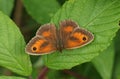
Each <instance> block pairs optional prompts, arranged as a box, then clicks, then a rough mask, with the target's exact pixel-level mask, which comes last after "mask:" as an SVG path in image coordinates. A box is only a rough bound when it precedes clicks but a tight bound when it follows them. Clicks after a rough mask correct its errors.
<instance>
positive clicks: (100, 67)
mask: <svg viewBox="0 0 120 79" xmlns="http://www.w3.org/2000/svg"><path fill="white" fill-rule="evenodd" d="M114 54H115V51H114V45H113V43H112V44H111V45H110V46H109V47H108V48H107V49H106V50H104V51H103V52H102V53H101V54H100V55H99V56H98V57H95V58H94V59H93V60H92V63H93V64H94V66H95V68H96V69H97V71H98V72H99V73H100V74H101V76H102V79H111V78H112V76H111V75H112V70H113V62H114Z"/></svg>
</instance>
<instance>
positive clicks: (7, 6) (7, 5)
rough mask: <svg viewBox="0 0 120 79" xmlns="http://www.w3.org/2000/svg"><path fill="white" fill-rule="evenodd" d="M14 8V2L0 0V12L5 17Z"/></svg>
mask: <svg viewBox="0 0 120 79" xmlns="http://www.w3.org/2000/svg"><path fill="white" fill-rule="evenodd" d="M13 6H14V0H0V11H2V12H3V13H5V14H6V15H9V16H10V14H11V12H12V9H13Z"/></svg>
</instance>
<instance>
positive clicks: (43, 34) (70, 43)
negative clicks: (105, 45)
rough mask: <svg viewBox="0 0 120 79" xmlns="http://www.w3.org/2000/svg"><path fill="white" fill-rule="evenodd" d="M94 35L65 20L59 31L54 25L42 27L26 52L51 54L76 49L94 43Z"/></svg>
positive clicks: (28, 45) (61, 23) (49, 24)
mask: <svg viewBox="0 0 120 79" xmlns="http://www.w3.org/2000/svg"><path fill="white" fill-rule="evenodd" d="M93 39H94V35H93V34H92V33H91V32H89V31H87V30H85V29H83V28H81V27H79V25H78V24H77V23H76V22H74V21H72V20H64V21H61V22H60V23H59V29H57V28H56V27H55V25H54V24H52V23H48V24H44V25H42V26H41V27H40V28H39V29H38V30H37V32H36V35H35V37H33V38H32V39H31V40H30V41H29V43H28V44H27V45H26V48H25V50H26V52H27V53H28V54H30V55H44V54H50V53H52V52H54V51H56V50H58V51H60V52H61V51H62V50H63V49H75V48H80V47H82V46H85V45H87V44H89V43H90V42H92V41H93Z"/></svg>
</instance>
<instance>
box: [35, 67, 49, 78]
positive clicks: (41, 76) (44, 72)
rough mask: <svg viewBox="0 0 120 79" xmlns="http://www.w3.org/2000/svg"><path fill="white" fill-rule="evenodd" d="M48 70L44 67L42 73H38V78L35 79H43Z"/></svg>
mask: <svg viewBox="0 0 120 79" xmlns="http://www.w3.org/2000/svg"><path fill="white" fill-rule="evenodd" d="M48 70H49V69H48V68H47V67H44V68H43V69H42V71H41V72H40V74H39V76H38V78H37V79H44V77H45V75H46V73H47V72H48Z"/></svg>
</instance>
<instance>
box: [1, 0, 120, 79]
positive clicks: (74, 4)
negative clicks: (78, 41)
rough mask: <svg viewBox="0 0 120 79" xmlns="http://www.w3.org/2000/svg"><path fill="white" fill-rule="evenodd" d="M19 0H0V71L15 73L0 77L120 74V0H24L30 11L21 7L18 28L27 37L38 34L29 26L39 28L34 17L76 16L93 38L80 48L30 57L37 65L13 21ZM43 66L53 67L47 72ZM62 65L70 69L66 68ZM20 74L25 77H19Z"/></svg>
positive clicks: (103, 77) (69, 78) (104, 77)
mask: <svg viewBox="0 0 120 79" xmlns="http://www.w3.org/2000/svg"><path fill="white" fill-rule="evenodd" d="M65 1H66V2H65ZM16 2H17V1H16ZM16 2H14V0H0V11H1V12H0V75H12V76H0V79H26V78H25V77H24V76H27V77H28V78H29V79H30V78H31V77H32V78H33V79H34V78H35V79H36V78H38V79H39V76H42V77H43V75H46V76H45V77H46V78H48V79H49V78H50V79H56V78H58V79H76V78H78V79H80V78H82V77H83V79H84V78H89V79H120V62H119V60H120V54H119V52H120V49H119V47H120V44H119V41H120V30H119V31H118V29H119V28H120V25H119V21H120V0H23V5H24V6H25V9H26V11H24V8H22V9H21V13H20V15H22V16H21V18H17V20H18V21H21V22H19V23H21V26H19V28H20V29H21V31H22V33H23V34H24V35H26V37H27V38H25V39H28V38H29V37H32V35H33V34H34V33H33V32H31V33H32V34H29V33H28V32H29V31H30V28H32V31H33V29H36V28H37V27H34V26H33V24H34V23H35V24H36V22H35V21H37V22H38V23H40V24H44V23H48V22H51V23H54V24H55V25H56V27H59V22H60V21H63V20H66V19H71V20H73V21H75V22H76V23H78V24H79V26H80V27H82V28H85V29H87V30H89V31H90V32H92V33H93V34H94V37H95V39H94V41H93V42H92V43H90V44H89V45H86V46H85V47H82V48H78V49H74V50H63V51H62V53H60V52H59V51H56V52H55V53H52V54H49V55H44V56H42V57H40V58H39V56H38V57H36V56H31V61H32V65H33V67H32V66H31V62H30V57H29V55H27V54H26V53H25V51H24V49H25V41H24V38H23V35H22V34H21V32H20V30H19V29H18V27H17V26H16V25H15V23H14V22H13V21H12V20H11V19H12V18H14V16H13V15H14V13H16V12H14V9H15V8H13V6H14V5H16ZM64 2H65V3H64ZM63 3H64V4H63ZM62 4H63V6H62V8H61V9H59V8H60V5H62ZM14 7H15V6H14ZM58 9H59V10H58ZM57 10H58V11H57ZM12 11H13V13H12V15H11V12H12ZM27 12H28V13H29V15H30V16H32V18H33V19H34V20H35V21H34V20H33V19H32V18H30V16H28V15H27ZM55 12H56V14H55ZM5 14H6V15H8V16H10V17H11V19H10V18H9V17H8V16H6V15H5ZM54 14H55V15H54ZM50 19H51V20H50ZM25 26H31V27H25ZM35 26H36V25H35ZM117 31H118V32H117ZM116 33H117V35H116ZM27 34H28V35H27ZM115 35H116V37H115ZM28 36H29V37H28ZM114 37H115V39H114V40H113V38H114ZM111 42H112V44H111ZM36 61H37V62H36ZM83 63H84V64H83ZM45 65H46V66H47V67H49V68H50V69H49V71H48V73H47V74H45V73H46V72H45V71H46V70H47V68H46V70H44V68H43V66H45ZM3 67H4V68H3ZM5 68H7V69H9V70H7V69H5ZM32 68H33V71H32ZM64 69H69V70H67V71H68V72H65V70H64ZM6 70H7V73H6ZM43 70H44V71H43ZM31 72H32V73H31ZM16 73H17V74H18V75H22V77H16V76H18V75H16ZM13 75H14V76H13ZM79 77H80V78H79ZM28 78H27V79H28ZM40 79H43V78H41V77H40Z"/></svg>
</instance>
